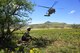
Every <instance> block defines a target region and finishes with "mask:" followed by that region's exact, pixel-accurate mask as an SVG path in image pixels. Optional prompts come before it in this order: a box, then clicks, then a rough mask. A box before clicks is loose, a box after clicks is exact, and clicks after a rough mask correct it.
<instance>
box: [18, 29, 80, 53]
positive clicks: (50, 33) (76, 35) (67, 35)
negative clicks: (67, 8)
mask: <svg viewBox="0 0 80 53" xmlns="http://www.w3.org/2000/svg"><path fill="white" fill-rule="evenodd" d="M23 32H25V31H23ZM17 33H21V32H20V31H17ZM30 35H31V36H32V37H36V38H40V37H42V38H44V39H46V40H51V43H50V44H48V45H46V47H44V48H43V47H41V48H40V51H41V53H80V29H45V30H42V29H41V30H40V29H39V30H31V32H30ZM18 36H20V37H21V36H22V34H19V35H18Z"/></svg>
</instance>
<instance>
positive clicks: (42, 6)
mask: <svg viewBox="0 0 80 53" xmlns="http://www.w3.org/2000/svg"><path fill="white" fill-rule="evenodd" d="M38 6H39V7H43V8H50V7H46V6H40V5H38Z"/></svg>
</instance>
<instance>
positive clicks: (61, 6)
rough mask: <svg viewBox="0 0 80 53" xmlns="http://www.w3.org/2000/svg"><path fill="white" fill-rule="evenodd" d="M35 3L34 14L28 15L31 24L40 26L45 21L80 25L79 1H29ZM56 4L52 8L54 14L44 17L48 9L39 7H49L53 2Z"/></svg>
mask: <svg viewBox="0 0 80 53" xmlns="http://www.w3.org/2000/svg"><path fill="white" fill-rule="evenodd" d="M30 1H31V2H33V3H35V4H36V6H35V7H34V12H33V13H32V14H30V17H31V18H32V22H31V24H40V23H44V22H46V21H51V22H60V23H62V22H64V23H67V24H80V0H30ZM55 1H57V2H58V3H57V4H56V5H55V6H53V8H55V10H56V12H55V14H52V15H51V16H50V17H46V16H44V15H45V14H46V12H47V10H48V8H43V7H39V6H38V5H41V6H47V7H51V6H52V5H53V4H54V2H55Z"/></svg>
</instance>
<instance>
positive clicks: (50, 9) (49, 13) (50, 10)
mask: <svg viewBox="0 0 80 53" xmlns="http://www.w3.org/2000/svg"><path fill="white" fill-rule="evenodd" d="M56 4H57V1H55V2H54V4H53V5H52V6H51V7H46V6H41V5H38V6H39V7H43V8H48V11H47V13H46V15H44V16H50V15H51V14H53V13H55V12H56V10H55V8H53V6H54V5H56Z"/></svg>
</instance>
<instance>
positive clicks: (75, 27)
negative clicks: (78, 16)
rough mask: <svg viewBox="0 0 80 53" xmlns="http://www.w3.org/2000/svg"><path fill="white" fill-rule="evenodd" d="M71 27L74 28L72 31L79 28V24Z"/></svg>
mask: <svg viewBox="0 0 80 53" xmlns="http://www.w3.org/2000/svg"><path fill="white" fill-rule="evenodd" d="M71 27H72V28H74V29H79V28H80V24H72V25H71Z"/></svg>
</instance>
